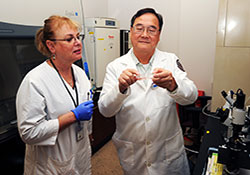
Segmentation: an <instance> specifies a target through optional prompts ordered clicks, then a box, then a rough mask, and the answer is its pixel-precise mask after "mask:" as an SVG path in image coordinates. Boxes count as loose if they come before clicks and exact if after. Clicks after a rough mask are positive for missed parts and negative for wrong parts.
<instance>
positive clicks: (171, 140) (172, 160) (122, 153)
mask: <svg viewBox="0 0 250 175" xmlns="http://www.w3.org/2000/svg"><path fill="white" fill-rule="evenodd" d="M132 51H133V50H132V49H131V50H130V51H129V53H127V54H126V55H124V56H122V57H120V58H118V59H116V60H114V61H113V62H111V63H110V64H109V65H108V66H107V69H106V76H105V80H104V84H103V89H102V92H101V94H100V99H99V101H98V106H99V110H100V112H101V113H102V114H103V115H104V116H106V117H111V116H114V115H115V116H116V131H115V134H114V135H113V142H114V144H115V146H116V148H117V150H118V155H119V159H120V163H121V165H122V167H123V170H124V173H125V175H127V174H129V175H166V174H167V175H177V174H178V175H179V174H180V175H182V174H183V175H187V174H189V168H188V164H187V159H186V155H185V149H184V143H183V136H182V130H181V127H180V124H179V120H178V116H177V111H176V102H177V103H179V104H182V105H186V104H191V103H193V102H194V101H195V100H196V99H197V96H198V92H197V88H196V86H195V85H194V83H193V82H192V81H191V80H189V79H188V78H187V76H186V75H187V74H186V72H184V71H182V70H180V69H179V68H178V66H177V60H178V58H177V57H176V56H175V55H174V54H171V53H166V52H161V51H159V50H157V49H156V51H155V53H154V56H155V60H154V61H153V63H152V70H153V69H154V68H164V69H167V70H169V71H171V72H172V74H173V76H174V78H175V80H176V82H177V84H178V88H177V91H176V92H175V93H170V92H169V91H167V90H166V89H163V88H160V87H153V86H152V85H153V84H152V80H151V79H150V80H149V82H148V84H147V86H146V85H145V84H144V82H143V81H137V82H136V83H134V84H133V85H131V86H130V87H129V88H128V91H127V93H126V94H121V93H120V92H119V88H118V77H119V76H120V74H121V73H122V71H123V70H125V69H127V68H133V69H136V65H135V63H134V61H133V60H132V57H131V52H132Z"/></svg>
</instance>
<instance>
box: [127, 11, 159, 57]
mask: <svg viewBox="0 0 250 175" xmlns="http://www.w3.org/2000/svg"><path fill="white" fill-rule="evenodd" d="M130 34H131V36H130V39H131V42H132V45H133V48H134V51H135V52H149V53H153V52H154V50H155V48H156V46H157V44H158V42H159V40H160V31H159V21H158V19H157V17H156V16H155V15H154V14H151V13H145V14H143V15H141V16H140V17H138V18H136V19H135V22H134V25H133V27H131V28H130Z"/></svg>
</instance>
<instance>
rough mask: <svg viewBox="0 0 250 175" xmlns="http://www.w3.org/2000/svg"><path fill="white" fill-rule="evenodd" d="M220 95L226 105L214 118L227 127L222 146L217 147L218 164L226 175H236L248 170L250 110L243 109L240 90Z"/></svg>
mask: <svg viewBox="0 0 250 175" xmlns="http://www.w3.org/2000/svg"><path fill="white" fill-rule="evenodd" d="M221 94H222V96H223V97H224V99H225V100H226V104H225V105H224V106H223V107H221V108H218V109H217V111H216V113H215V116H216V117H218V118H219V119H220V121H221V123H222V124H224V125H226V126H227V131H226V132H225V133H223V134H222V137H223V140H224V144H222V145H219V157H218V162H219V163H222V164H225V165H226V168H225V172H226V174H229V175H238V174H239V172H240V171H239V170H240V168H245V169H250V141H249V136H250V119H249V116H250V115H249V113H250V108H248V109H246V107H245V94H244V93H243V91H242V90H241V89H238V90H237V92H236V93H234V92H233V91H230V92H229V93H226V92H225V91H222V92H221Z"/></svg>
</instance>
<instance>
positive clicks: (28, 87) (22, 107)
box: [16, 79, 59, 145]
mask: <svg viewBox="0 0 250 175" xmlns="http://www.w3.org/2000/svg"><path fill="white" fill-rule="evenodd" d="M45 103H46V101H45V98H44V96H43V94H42V93H41V91H40V90H39V87H38V86H37V85H36V84H35V83H34V82H32V80H29V79H24V81H23V82H22V84H21V86H20V88H19V90H18V93H17V98H16V109H17V111H16V112H17V120H18V129H19V134H20V136H21V138H22V140H23V141H24V142H25V143H26V144H32V145H54V144H55V142H56V139H57V135H58V131H59V121H58V119H51V120H48V119H46V118H47V113H46V111H45V110H46V105H45Z"/></svg>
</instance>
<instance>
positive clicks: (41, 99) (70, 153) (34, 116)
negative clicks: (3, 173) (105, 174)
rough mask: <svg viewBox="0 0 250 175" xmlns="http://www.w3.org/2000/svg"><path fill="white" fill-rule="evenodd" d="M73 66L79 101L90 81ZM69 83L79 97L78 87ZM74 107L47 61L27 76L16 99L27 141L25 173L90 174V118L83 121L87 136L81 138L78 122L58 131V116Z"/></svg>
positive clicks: (31, 174)
mask: <svg viewBox="0 0 250 175" xmlns="http://www.w3.org/2000/svg"><path fill="white" fill-rule="evenodd" d="M72 66H73V70H74V75H75V79H76V86H77V89H78V97H79V104H80V103H82V102H84V101H86V100H87V92H89V90H90V88H91V84H90V82H89V81H88V79H87V76H86V75H85V72H84V71H83V70H82V69H81V68H79V67H78V66H76V65H72ZM65 82H66V81H65ZM66 84H67V83H66ZM67 86H68V89H69V90H70V92H71V94H73V97H74V99H76V94H75V90H73V89H72V88H71V87H70V86H69V85H68V84H67ZM74 108H75V106H74V104H73V102H72V100H71V98H70V96H69V94H68V93H67V91H66V89H65V87H64V85H63V83H62V81H61V79H60V77H59V75H58V73H57V72H56V70H55V69H54V68H52V67H50V66H49V65H48V64H47V63H46V62H44V63H42V64H40V65H39V66H37V67H36V68H34V69H33V70H31V71H30V72H29V73H28V74H27V75H26V76H25V78H24V79H23V81H22V83H21V85H20V87H19V90H18V93H17V99H16V109H17V120H18V129H19V133H20V136H21V138H22V140H23V141H24V142H25V143H26V154H25V166H24V174H25V175H34V174H35V175H45V174H46V175H56V174H60V175H61V174H67V175H68V174H74V175H76V174H77V175H78V174H79V175H80V174H81V175H89V174H91V164H90V158H91V147H90V143H89V137H88V135H89V134H90V133H89V132H88V130H87V127H88V122H81V125H82V126H83V130H82V132H83V134H84V138H83V139H82V140H81V141H79V142H77V141H76V127H77V123H74V124H71V125H70V126H68V127H67V128H65V129H64V130H62V131H61V132H60V133H58V130H59V122H58V116H60V115H62V114H65V113H67V112H69V111H70V110H72V109H74Z"/></svg>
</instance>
